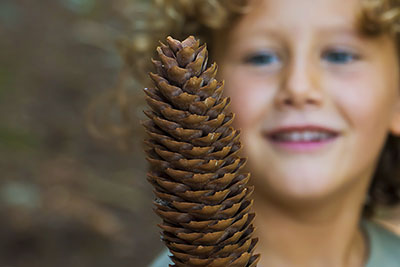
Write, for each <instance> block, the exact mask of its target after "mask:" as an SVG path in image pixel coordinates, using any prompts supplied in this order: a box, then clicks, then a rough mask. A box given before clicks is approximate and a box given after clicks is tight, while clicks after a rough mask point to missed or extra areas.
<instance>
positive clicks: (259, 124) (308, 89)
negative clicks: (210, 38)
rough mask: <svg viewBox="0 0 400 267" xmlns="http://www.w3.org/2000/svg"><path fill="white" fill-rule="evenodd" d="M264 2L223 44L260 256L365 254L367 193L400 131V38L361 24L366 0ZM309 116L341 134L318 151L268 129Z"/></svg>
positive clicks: (356, 262) (321, 261) (224, 74)
mask: <svg viewBox="0 0 400 267" xmlns="http://www.w3.org/2000/svg"><path fill="white" fill-rule="evenodd" d="M252 2H253V4H254V5H255V6H256V8H253V9H251V11H250V12H249V13H247V14H245V15H243V16H242V17H241V18H240V19H239V20H238V21H237V23H236V24H234V25H233V27H231V28H230V30H229V31H228V32H225V33H224V38H221V36H222V34H221V33H218V36H219V37H217V38H216V39H217V41H216V44H215V46H216V50H215V51H217V53H216V55H217V57H216V60H217V62H218V63H219V66H220V70H219V75H220V78H222V79H224V80H225V82H226V86H225V93H226V94H227V95H229V96H231V100H232V103H231V109H232V111H233V112H235V113H236V119H235V124H236V125H235V126H236V127H238V128H240V129H241V130H242V136H241V140H242V143H243V146H244V153H245V154H246V156H247V157H248V159H249V160H248V162H249V163H248V165H247V167H248V169H249V170H251V173H252V175H253V182H254V183H255V184H256V192H255V199H256V201H255V212H256V214H257V218H256V222H255V225H256V227H257V228H258V230H257V231H258V232H257V233H256V235H257V236H258V237H259V238H260V241H259V244H258V252H260V253H262V259H261V262H260V264H259V266H261V267H262V266H277V267H278V266H307V267H310V266H363V264H364V263H365V261H366V260H367V258H368V244H367V241H366V238H365V237H364V235H363V232H362V229H360V227H359V226H358V224H359V221H360V217H361V215H360V213H361V209H362V205H363V203H364V200H365V196H366V193H367V189H368V186H369V184H370V182H371V178H372V175H373V172H374V170H375V168H376V164H377V159H378V156H379V153H380V151H381V149H382V147H383V144H384V141H385V139H386V137H387V134H388V133H389V132H392V133H394V134H397V135H398V134H399V132H400V130H399V129H400V96H399V84H400V83H399V64H398V62H397V53H396V45H395V42H394V40H393V38H392V37H391V36H389V35H386V34H384V35H381V36H378V37H373V38H372V37H366V36H363V35H362V34H360V33H359V31H358V28H357V18H358V14H359V13H360V10H361V4H360V1H359V0H319V1H314V0H302V1H298V0H279V1H275V0H254V1H252ZM227 44H228V45H227ZM299 124H300V125H304V124H314V125H322V126H325V127H327V128H330V129H333V130H335V131H337V132H338V134H339V135H338V137H337V138H336V139H335V140H334V141H332V142H331V143H329V144H326V145H324V146H323V147H321V148H319V149H316V150H313V151H291V150H287V149H282V148H281V147H279V146H276V145H275V144H274V143H273V142H271V141H270V140H269V139H268V138H267V137H266V132H268V131H270V130H272V129H275V128H277V127H281V126H287V125H299ZM271 229H274V230H273V231H271Z"/></svg>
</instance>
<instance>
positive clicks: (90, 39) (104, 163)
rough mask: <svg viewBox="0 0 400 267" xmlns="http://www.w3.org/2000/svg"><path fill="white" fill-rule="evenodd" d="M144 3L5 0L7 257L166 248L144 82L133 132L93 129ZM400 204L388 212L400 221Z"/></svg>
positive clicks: (0, 168) (109, 258)
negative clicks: (144, 122) (155, 204)
mask: <svg viewBox="0 0 400 267" xmlns="http://www.w3.org/2000/svg"><path fill="white" fill-rule="evenodd" d="M146 8H147V1H143V0H142V1H139V0H136V1H135V0H113V1H110V0H41V1H31V0H0V218H1V219H0V266H1V267H3V266H4V267H5V266H10V267H54V266H58V267H64V266H65V267H67V266H68V267H70V266H74V267H81V266H82V267H91V266H96V267H103V266H104V267H109V266H114V267H125V266H147V264H148V263H149V262H150V260H151V259H152V258H153V257H155V256H156V255H157V254H158V253H159V251H160V250H162V248H163V245H162V243H161V242H160V238H159V230H158V228H157V226H156V224H157V223H158V222H159V219H158V218H157V217H156V215H154V214H153V212H152V199H153V196H152V192H151V186H150V185H149V184H148V183H147V181H146V175H145V174H146V166H147V164H146V161H145V159H144V155H143V152H142V139H143V131H142V127H141V126H140V124H139V120H140V119H143V115H142V110H143V109H144V105H143V103H142V102H143V101H142V97H143V95H142V91H141V88H142V87H141V86H140V85H139V84H138V83H135V81H133V80H129V79H127V80H125V81H124V82H125V83H124V84H123V85H124V88H125V89H124V90H126V92H125V93H126V95H128V96H129V97H130V98H131V99H132V100H133V103H134V105H132V106H131V107H129V108H130V113H129V114H130V115H129V118H128V119H129V120H130V121H131V128H130V129H124V128H118V127H116V128H115V129H114V130H115V131H117V132H118V131H120V132H124V131H127V132H129V133H134V135H133V137H132V138H131V139H130V140H131V142H130V143H129V144H121V143H120V142H118V141H117V140H115V141H111V142H110V141H107V142H106V141H102V139H101V138H93V137H91V136H90V135H89V133H88V129H87V117H88V114H91V113H88V110H90V107H91V106H92V104H93V101H95V102H96V101H99V102H101V103H102V104H106V105H105V106H107V105H108V104H110V105H109V106H112V103H113V102H117V101H121V99H118V97H117V96H116V95H114V94H113V93H112V92H115V90H112V88H113V87H115V86H118V85H121V84H120V83H119V82H118V75H119V73H120V72H121V69H122V65H123V61H122V59H121V57H120V54H119V52H118V51H119V50H121V45H122V46H124V45H125V46H126V45H128V46H129V45H130V44H132V45H139V46H140V38H138V35H137V33H138V32H140V29H141V27H144V25H141V24H140V23H139V22H138V20H137V16H144V14H145V10H146ZM133 18H136V19H135V23H133ZM147 19H148V18H147ZM118 47H119V48H118ZM118 49H119V50H118ZM105 113H107V116H106V115H105V117H107V118H108V119H110V120H114V121H116V122H118V121H119V120H120V119H121V116H122V117H123V116H124V115H121V114H118V112H117V111H113V110H112V108H111V109H110V110H107V112H105ZM132 114H133V115H132ZM97 115H99V114H97ZM125 115H126V114H125ZM100 117H101V114H100ZM98 133H99V132H98ZM100 133H101V132H100ZM103 133H105V134H107V133H108V132H107V131H106V130H105V131H104V132H103ZM103 133H102V134H103ZM99 137H101V134H100V136H99ZM123 147H128V148H129V149H122V148H123ZM399 214H400V210H399V209H397V211H396V210H389V209H386V210H384V209H382V210H380V211H379V212H378V215H379V216H378V217H379V219H380V220H381V221H384V223H386V224H387V225H388V226H389V227H392V228H393V229H394V230H397V231H399V229H400V227H398V226H397V225H400V216H399ZM399 232H400V231H399Z"/></svg>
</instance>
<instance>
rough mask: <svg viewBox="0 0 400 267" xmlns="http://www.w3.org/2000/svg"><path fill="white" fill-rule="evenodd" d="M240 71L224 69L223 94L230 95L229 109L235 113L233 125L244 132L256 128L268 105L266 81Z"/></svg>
mask: <svg viewBox="0 0 400 267" xmlns="http://www.w3.org/2000/svg"><path fill="white" fill-rule="evenodd" d="M242 73H243V72H241V71H236V72H235V71H230V72H227V71H225V72H224V73H223V75H224V76H223V78H224V79H225V82H226V83H225V94H226V95H227V96H229V97H231V105H230V108H231V111H232V112H234V113H236V118H235V125H236V127H238V128H241V129H242V130H243V131H244V132H246V131H251V130H252V129H253V130H254V129H256V128H257V126H258V125H260V124H261V123H262V121H263V119H264V114H265V112H266V110H267V109H268V106H269V103H270V101H269V99H270V98H271V96H269V94H270V93H269V92H270V91H271V90H270V89H269V88H268V84H267V83H266V82H263V81H260V80H257V79H254V78H251V77H249V76H248V75H244V74H242Z"/></svg>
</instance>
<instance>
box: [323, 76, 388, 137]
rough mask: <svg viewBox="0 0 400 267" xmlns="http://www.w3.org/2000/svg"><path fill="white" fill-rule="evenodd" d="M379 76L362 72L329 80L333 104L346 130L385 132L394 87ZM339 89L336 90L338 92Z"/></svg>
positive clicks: (368, 132) (386, 78)
mask: <svg viewBox="0 0 400 267" xmlns="http://www.w3.org/2000/svg"><path fill="white" fill-rule="evenodd" d="M389 80H390V78H389V77H385V75H384V74H382V73H373V74H372V73H371V74H369V73H368V72H362V73H359V74H354V75H352V76H351V77H347V78H346V79H342V80H341V82H334V81H330V83H329V84H330V86H331V88H335V89H332V90H331V92H330V94H332V95H333V98H332V99H334V101H335V102H336V103H335V105H336V107H337V108H338V109H339V112H341V114H342V116H343V117H344V118H345V120H346V121H347V123H348V124H349V125H348V126H349V127H352V128H353V127H354V128H356V129H358V130H359V132H362V133H367V134H370V133H373V132H376V133H379V132H381V133H380V134H382V131H385V132H386V131H387V130H388V121H389V117H390V115H391V111H392V106H393V103H394V102H393V99H394V97H395V95H394V94H393V92H394V88H393V86H392V84H391V83H390V82H389V83H388V81H389ZM338 88H339V89H338Z"/></svg>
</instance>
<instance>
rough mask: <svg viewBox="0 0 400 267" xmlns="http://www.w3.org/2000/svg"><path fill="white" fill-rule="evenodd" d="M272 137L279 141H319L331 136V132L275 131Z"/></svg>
mask: <svg viewBox="0 0 400 267" xmlns="http://www.w3.org/2000/svg"><path fill="white" fill-rule="evenodd" d="M273 137H274V138H275V139H278V140H280V141H292V142H299V141H319V140H324V139H327V138H330V137H332V133H328V132H320V131H293V132H283V133H277V134H275V135H274V136H273Z"/></svg>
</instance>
